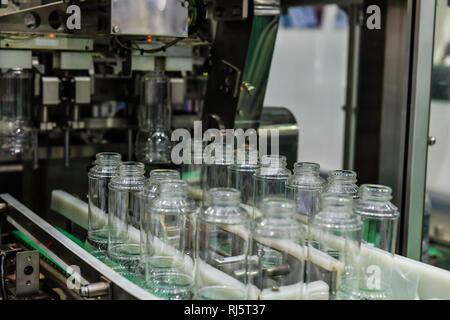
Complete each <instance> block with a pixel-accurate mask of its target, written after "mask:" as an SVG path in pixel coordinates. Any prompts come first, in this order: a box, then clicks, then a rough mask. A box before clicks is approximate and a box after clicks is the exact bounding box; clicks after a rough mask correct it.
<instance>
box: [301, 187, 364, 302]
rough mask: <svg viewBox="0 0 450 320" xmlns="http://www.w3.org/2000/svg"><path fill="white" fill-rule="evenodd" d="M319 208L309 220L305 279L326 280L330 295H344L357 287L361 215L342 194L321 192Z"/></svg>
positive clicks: (335, 296)
mask: <svg viewBox="0 0 450 320" xmlns="http://www.w3.org/2000/svg"><path fill="white" fill-rule="evenodd" d="M320 201H321V203H320V206H321V209H320V211H319V212H318V213H317V214H316V215H315V216H314V217H313V218H312V219H311V220H310V223H309V233H308V235H309V239H308V263H307V282H308V283H310V282H312V281H316V280H321V281H324V282H325V283H327V284H328V286H329V290H330V295H329V297H330V299H336V298H338V299H346V297H347V296H350V295H351V294H353V293H354V292H358V290H359V283H358V281H359V279H360V274H359V258H360V248H361V228H362V222H361V219H360V218H359V217H358V216H357V215H356V214H354V213H353V212H352V205H353V199H352V197H351V196H350V195H346V194H330V193H326V194H322V196H321V200H320Z"/></svg>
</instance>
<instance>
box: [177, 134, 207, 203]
mask: <svg viewBox="0 0 450 320" xmlns="http://www.w3.org/2000/svg"><path fill="white" fill-rule="evenodd" d="M190 158H191V159H190V163H184V164H183V166H182V169H181V171H182V179H183V180H184V181H186V182H187V184H188V191H189V196H190V197H191V198H192V199H193V200H195V202H196V203H197V204H201V203H202V196H203V194H202V192H203V191H202V190H203V189H202V188H203V187H202V185H203V183H204V177H203V175H204V170H203V141H202V140H191V156H190Z"/></svg>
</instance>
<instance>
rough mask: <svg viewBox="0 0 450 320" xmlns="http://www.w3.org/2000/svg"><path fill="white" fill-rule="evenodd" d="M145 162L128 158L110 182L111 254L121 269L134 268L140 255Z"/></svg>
mask: <svg viewBox="0 0 450 320" xmlns="http://www.w3.org/2000/svg"><path fill="white" fill-rule="evenodd" d="M144 173H145V166H144V164H142V163H139V162H124V163H122V164H121V165H120V166H119V173H118V175H117V176H115V177H114V178H113V179H112V180H111V182H110V183H109V220H108V228H109V238H108V257H109V258H110V259H111V260H112V261H114V262H116V263H118V264H119V266H118V268H119V271H122V270H123V271H124V272H127V271H130V272H134V271H135V268H136V267H137V266H138V263H139V259H140V254H141V251H140V239H139V237H140V231H139V228H140V208H139V197H138V194H139V193H140V192H141V191H143V190H144V184H145V180H146V178H145V176H144Z"/></svg>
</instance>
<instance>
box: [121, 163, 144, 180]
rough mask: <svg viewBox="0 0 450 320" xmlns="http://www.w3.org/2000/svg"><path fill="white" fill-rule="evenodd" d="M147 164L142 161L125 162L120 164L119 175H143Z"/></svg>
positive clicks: (130, 176) (131, 176) (126, 176)
mask: <svg viewBox="0 0 450 320" xmlns="http://www.w3.org/2000/svg"><path fill="white" fill-rule="evenodd" d="M144 174H145V166H144V164H143V163H140V162H124V163H122V164H121V165H120V166H119V175H120V176H121V177H124V178H134V177H142V176H144Z"/></svg>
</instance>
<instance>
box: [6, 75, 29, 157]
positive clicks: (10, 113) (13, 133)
mask: <svg viewBox="0 0 450 320" xmlns="http://www.w3.org/2000/svg"><path fill="white" fill-rule="evenodd" d="M0 96H1V101H0V149H1V150H3V151H6V152H8V153H10V154H12V155H17V154H20V153H23V152H25V151H29V150H30V149H31V148H32V147H33V143H32V142H33V129H32V124H31V105H32V98H33V74H32V72H31V71H28V70H24V69H21V68H14V69H10V70H8V71H7V72H5V73H4V74H1V75H0Z"/></svg>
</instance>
